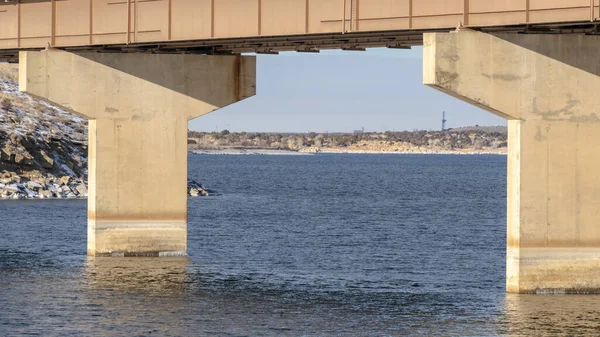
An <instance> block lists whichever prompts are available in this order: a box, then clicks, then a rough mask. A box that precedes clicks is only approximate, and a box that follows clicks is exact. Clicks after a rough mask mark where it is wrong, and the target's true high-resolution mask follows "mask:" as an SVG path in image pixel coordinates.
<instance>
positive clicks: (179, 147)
mask: <svg viewBox="0 0 600 337" xmlns="http://www.w3.org/2000/svg"><path fill="white" fill-rule="evenodd" d="M19 67H20V69H19V71H20V74H19V75H20V77H19V82H20V83H19V85H20V90H21V91H24V92H26V93H28V94H31V95H33V96H36V97H39V98H41V99H43V100H46V101H48V102H51V103H52V104H55V105H59V106H61V107H63V108H65V109H67V110H68V111H71V112H73V113H77V114H80V115H82V116H85V117H87V118H89V119H90V121H89V177H88V183H89V197H88V222H89V223H88V254H89V255H116V256H120V255H125V256H130V255H143V256H158V255H177V254H184V253H185V252H186V247H187V125H188V120H190V119H193V118H195V117H199V116H201V115H204V114H206V113H209V112H211V111H214V110H216V109H218V108H221V107H224V106H226V105H229V104H232V103H235V102H237V101H240V100H242V99H244V98H247V97H250V96H253V95H254V94H255V91H256V87H255V79H256V60H255V58H254V57H241V56H200V55H151V54H99V53H67V52H61V51H53V50H51V51H45V52H21V54H20V64H19ZM149 182H151V183H149Z"/></svg>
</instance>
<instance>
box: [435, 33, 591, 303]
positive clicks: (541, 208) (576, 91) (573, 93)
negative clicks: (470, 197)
mask: <svg viewBox="0 0 600 337" xmlns="http://www.w3.org/2000/svg"><path fill="white" fill-rule="evenodd" d="M424 46H425V47H424V72H423V81H424V83H425V84H427V85H430V86H432V87H433V88H436V89H438V90H441V91H443V92H445V93H447V94H450V95H452V96H454V97H457V98H459V99H461V100H464V101H466V102H469V103H471V104H473V105H476V106H478V107H481V108H482V109H485V110H487V111H490V112H492V113H495V114H497V115H499V116H501V117H504V118H506V119H508V120H509V122H508V127H509V154H508V200H507V202H508V207H507V221H508V232H507V264H506V290H507V291H508V292H515V293H598V292H600V174H599V173H598V170H599V168H600V146H599V144H600V116H599V113H600V95H599V93H598V88H600V77H598V75H599V74H600V62H599V61H598V55H600V36H584V35H539V34H535V35H533V34H531V35H526V34H497V35H489V34H484V33H479V32H474V31H460V32H456V33H434V34H426V35H425V39H424ZM465 235H466V236H467V238H465V239H468V234H465Z"/></svg>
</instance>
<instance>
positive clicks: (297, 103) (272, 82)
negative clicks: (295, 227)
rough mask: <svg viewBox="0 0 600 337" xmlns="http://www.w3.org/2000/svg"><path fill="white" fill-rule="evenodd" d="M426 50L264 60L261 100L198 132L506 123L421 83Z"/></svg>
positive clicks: (215, 117) (207, 122)
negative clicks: (423, 54) (444, 118)
mask: <svg viewBox="0 0 600 337" xmlns="http://www.w3.org/2000/svg"><path fill="white" fill-rule="evenodd" d="M422 52H423V49H422V48H421V47H416V48H413V49H412V50H398V49H389V50H388V49H370V50H367V51H366V52H356V51H323V52H321V53H320V54H305V53H293V52H288V53H281V54H280V55H258V60H257V95H256V96H255V97H252V98H249V99H247V100H244V101H242V102H239V103H236V104H233V105H231V106H229V107H226V108H224V109H221V110H217V111H215V112H213V113H210V114H208V115H205V116H203V117H200V118H197V119H195V120H193V121H191V122H190V124H189V128H190V129H191V130H196V131H220V130H223V129H228V130H230V131H256V132H307V131H315V132H325V131H329V132H351V131H353V130H357V129H360V128H362V127H364V128H365V131H387V130H413V129H425V130H430V129H439V128H440V127H441V119H442V111H446V119H447V120H448V124H447V125H448V127H459V126H470V125H476V124H478V125H506V122H505V121H504V120H503V119H501V118H499V117H496V116H494V115H492V114H490V113H488V112H486V111H483V110H480V109H478V108H476V107H473V106H471V105H469V104H467V103H464V102H462V101H460V100H458V99H455V98H452V97H450V96H448V95H445V94H443V93H441V92H438V91H436V90H434V89H431V88H428V87H426V86H425V85H423V84H422V68H423V66H422Z"/></svg>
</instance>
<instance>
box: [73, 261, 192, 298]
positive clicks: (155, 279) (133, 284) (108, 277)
mask: <svg viewBox="0 0 600 337" xmlns="http://www.w3.org/2000/svg"><path fill="white" fill-rule="evenodd" d="M187 266H188V258H187V257H172V258H171V257H168V258H159V259H157V258H111V257H88V258H87V261H86V263H85V268H84V271H83V275H82V277H83V279H84V280H85V282H87V283H88V285H89V286H90V287H93V288H97V289H105V290H106V289H109V290H115V291H136V292H142V293H151V294H154V295H169V296H176V295H181V294H183V292H184V288H185V283H186V281H187V282H189V277H188V274H187Z"/></svg>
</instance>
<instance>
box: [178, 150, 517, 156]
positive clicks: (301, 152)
mask: <svg viewBox="0 0 600 337" xmlns="http://www.w3.org/2000/svg"><path fill="white" fill-rule="evenodd" d="M189 153H192V154H205V155H279V156H302V155H313V154H320V153H323V154H389V155H406V154H419V155H427V154H433V155H436V154H437V155H440V154H443V155H463V156H464V155H506V151H448V150H422V151H369V150H353V149H320V150H318V151H315V150H310V149H309V150H304V149H301V150H299V151H291V150H276V149H256V148H224V149H204V150H191V151H189Z"/></svg>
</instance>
